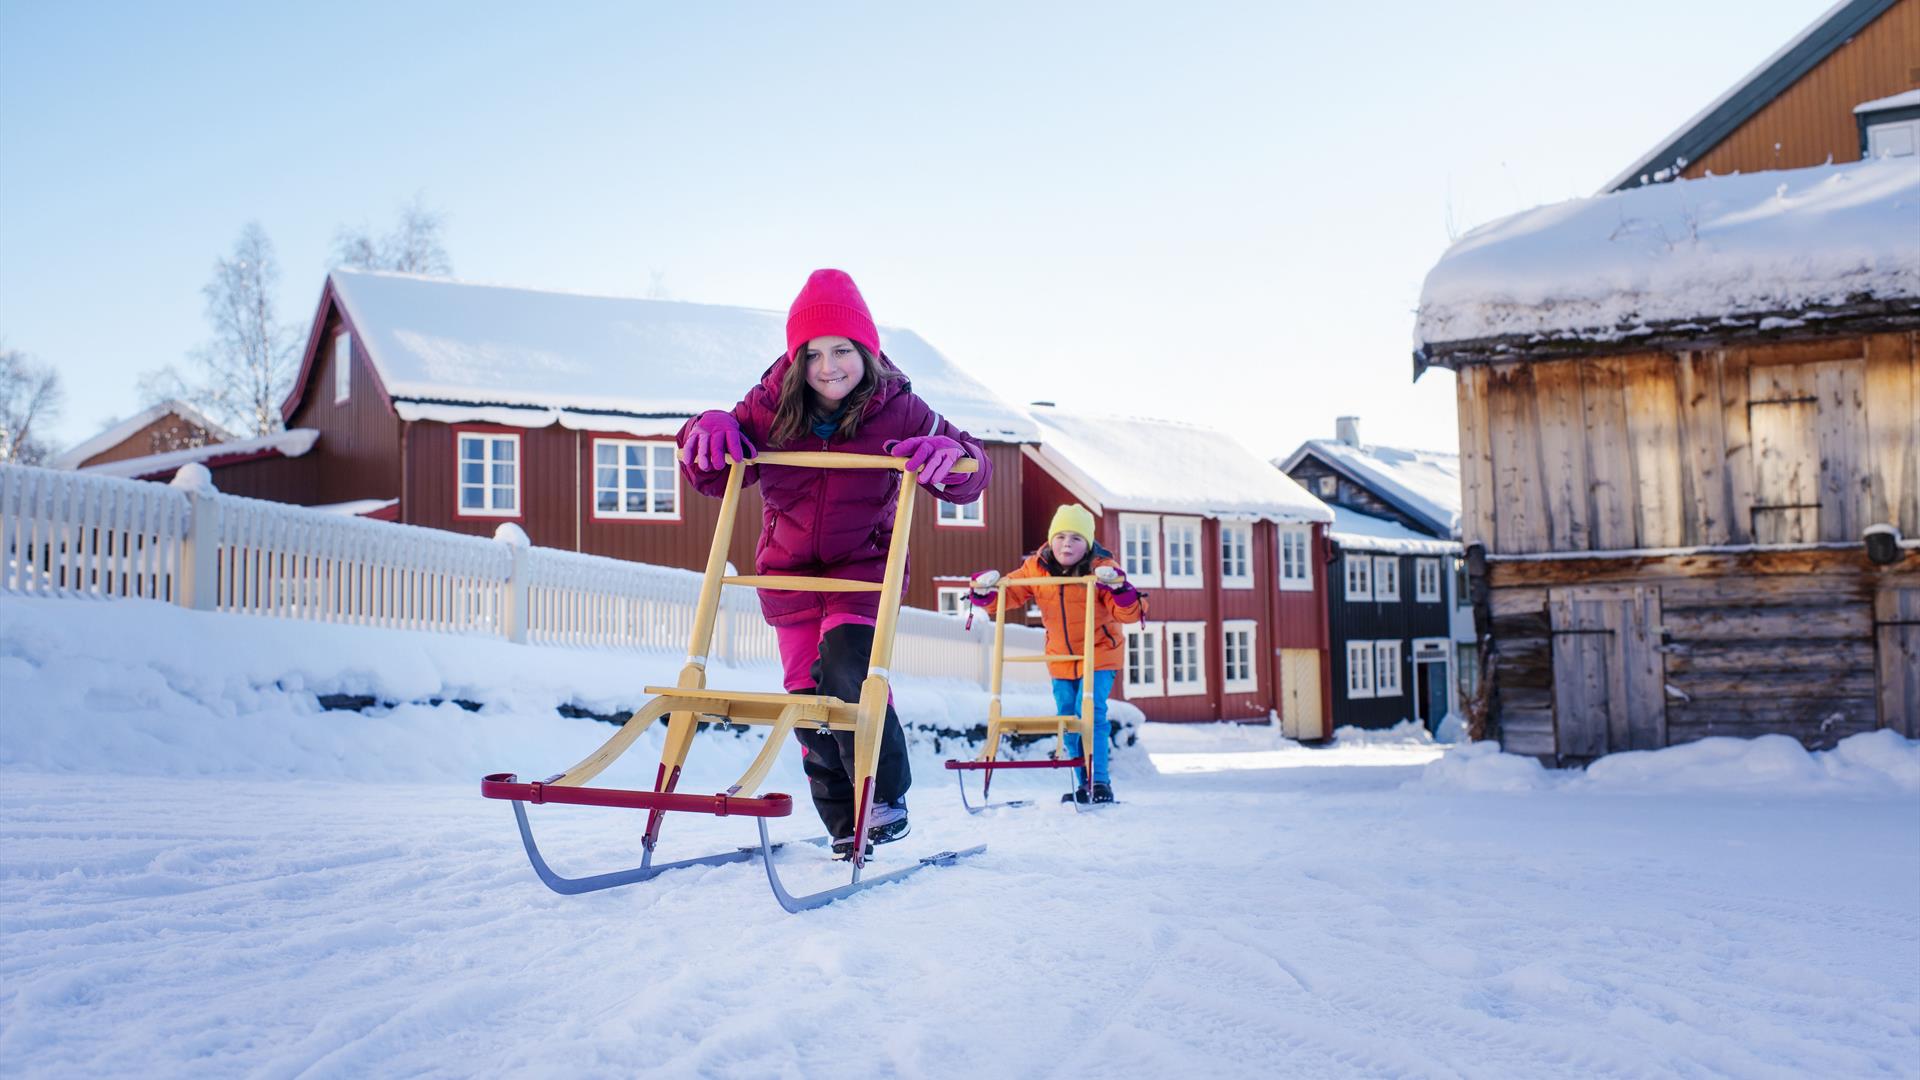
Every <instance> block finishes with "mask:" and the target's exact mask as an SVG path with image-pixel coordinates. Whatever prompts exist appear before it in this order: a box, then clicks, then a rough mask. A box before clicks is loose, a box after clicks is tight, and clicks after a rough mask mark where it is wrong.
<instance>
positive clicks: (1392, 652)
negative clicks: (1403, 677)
mask: <svg viewBox="0 0 1920 1080" xmlns="http://www.w3.org/2000/svg"><path fill="white" fill-rule="evenodd" d="M1373 696H1374V697H1399V696H1400V643H1399V642H1397V641H1376V642H1374V643H1373Z"/></svg>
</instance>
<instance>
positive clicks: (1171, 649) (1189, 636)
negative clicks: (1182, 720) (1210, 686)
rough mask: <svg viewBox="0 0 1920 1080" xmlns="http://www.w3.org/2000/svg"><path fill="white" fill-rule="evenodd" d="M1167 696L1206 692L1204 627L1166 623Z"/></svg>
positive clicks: (1205, 633) (1190, 623)
mask: <svg viewBox="0 0 1920 1080" xmlns="http://www.w3.org/2000/svg"><path fill="white" fill-rule="evenodd" d="M1166 628H1167V696H1169V697H1171V696H1173V695H1175V694H1204V693H1206V692H1207V656H1206V651H1205V650H1206V644H1207V624H1206V623H1203V622H1177V623H1167V624H1166Z"/></svg>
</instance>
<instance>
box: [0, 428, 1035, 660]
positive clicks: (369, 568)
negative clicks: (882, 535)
mask: <svg viewBox="0 0 1920 1080" xmlns="http://www.w3.org/2000/svg"><path fill="white" fill-rule="evenodd" d="M0 594H14V595H27V596H59V597H82V598H84V597H93V598H113V597H148V598H152V599H157V600H165V601H169V602H172V603H177V604H180V605H182V606H185V607H192V608H199V609H201V610H207V611H223V612H231V613H236V614H248V615H270V616H276V617H280V618H291V619H311V620H316V621H321V622H336V623H349V624H356V625H363V626H386V627H396V628H400V629H407V630H426V631H435V632H440V633H478V634H487V635H494V636H499V637H505V638H507V639H509V640H511V641H519V642H528V643H531V644H536V645H556V646H564V647H573V648H624V649H645V650H668V651H677V650H681V649H684V648H686V645H687V638H688V635H689V634H691V633H692V631H693V616H694V608H695V606H696V605H697V604H698V602H699V598H700V575H699V574H696V573H694V572H692V571H689V570H680V569H676V568H672V567H662V566H650V565H647V564H644V563H633V562H626V561H624V560H621V559H609V558H603V557H601V556H598V555H582V554H579V553H576V552H571V551H559V550H556V549H552V548H538V547H533V546H531V545H530V544H528V542H527V538H526V534H525V533H523V532H521V531H520V529H519V528H518V527H517V526H513V525H506V526H502V527H501V529H500V531H499V532H498V533H497V534H496V536H495V538H494V539H485V538H482V537H475V536H462V535H460V534H458V533H450V532H445V531H442V530H439V529H427V528H421V527H419V526H415V525H400V524H396V523H393V522H384V521H371V520H367V519H364V518H353V517H343V516H341V515H339V514H334V513H328V512H326V511H320V510H313V509H310V508H307V507H300V506H290V505H287V504H285V503H275V502H264V501H262V500H259V499H244V498H240V497H238V496H233V495H223V494H221V493H219V492H217V491H215V490H214V489H213V485H212V481H211V477H210V475H209V474H208V473H207V472H206V470H205V469H204V468H202V467H199V466H188V467H186V468H183V469H182V470H181V471H180V473H179V475H177V476H176V477H175V479H174V481H173V483H172V484H171V485H168V486H162V485H159V484H153V483H148V482H144V481H138V480H123V479H120V478H117V477H108V476H100V475H97V474H90V473H74V472H66V471H59V470H50V469H38V468H31V467H27V466H20V465H0ZM1007 634H1008V639H1007V643H1008V646H1009V652H1012V653H1022V652H1038V651H1041V650H1042V649H1043V648H1044V635H1043V634H1042V633H1041V632H1040V631H1039V630H1038V629H1034V628H1029V627H1008V628H1007ZM992 644H993V641H992V627H991V624H988V623H986V621H985V620H981V621H980V624H979V625H976V626H975V627H973V628H972V629H968V628H967V627H966V625H965V624H964V623H963V622H962V621H961V620H959V619H956V618H954V617H953V616H950V615H941V614H938V613H936V612H931V611H922V610H919V609H916V608H904V609H902V610H901V613H900V623H899V629H898V632H897V636H896V638H895V642H894V670H896V671H898V672H900V673H901V674H905V675H913V676H918V677H922V678H952V679H966V680H969V681H973V682H977V683H980V684H981V685H983V686H984V685H986V682H987V679H988V677H989V675H990V674H991V673H990V672H989V670H988V665H989V663H990V661H991V656H992V652H991V650H992ZM711 655H712V656H713V657H714V659H716V660H718V661H720V662H722V663H727V664H751V663H768V662H774V661H777V660H778V658H779V653H778V651H777V648H776V646H775V643H774V636H773V631H772V630H771V629H770V628H769V627H768V626H767V624H766V623H765V622H764V621H763V620H762V619H761V617H760V606H759V602H758V600H757V599H756V598H755V597H754V595H753V593H752V592H751V591H750V590H747V589H727V590H724V591H723V593H722V595H721V607H720V615H719V618H718V620H717V621H716V623H715V627H714V641H713V648H712V650H711ZM1045 678H1046V672H1045V671H1044V670H1041V666H1040V665H1037V664H1010V665H1008V667H1007V670H1006V679H1007V680H1009V681H1010V682H1012V683H1016V684H1017V683H1025V682H1039V681H1044V680H1045Z"/></svg>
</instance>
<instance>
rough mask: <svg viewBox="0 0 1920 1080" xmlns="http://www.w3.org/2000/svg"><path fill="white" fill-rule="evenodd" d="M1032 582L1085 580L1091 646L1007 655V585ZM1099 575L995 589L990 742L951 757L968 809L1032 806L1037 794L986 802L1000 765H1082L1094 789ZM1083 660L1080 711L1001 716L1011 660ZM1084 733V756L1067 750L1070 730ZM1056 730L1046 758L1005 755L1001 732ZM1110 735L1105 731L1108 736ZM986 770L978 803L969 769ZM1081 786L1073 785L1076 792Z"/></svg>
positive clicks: (1076, 804) (1085, 636)
mask: <svg viewBox="0 0 1920 1080" xmlns="http://www.w3.org/2000/svg"><path fill="white" fill-rule="evenodd" d="M1016 583H1017V584H1020V585H1023V586H1031V585H1061V586H1068V585H1084V586H1086V589H1087V604H1086V626H1085V627H1084V632H1083V633H1082V634H1081V637H1080V640H1081V641H1082V642H1083V643H1084V645H1083V647H1084V648H1085V649H1087V650H1088V651H1087V652H1086V653H1084V654H1082V653H1035V654H1033V655H1030V656H1008V655H1007V651H1006V644H1007V586H1009V585H1012V584H1016ZM1097 584H1098V579H1096V578H1094V577H1093V575H1091V574H1088V575H1086V576H1084V577H1037V578H1032V577H1030V578H1012V579H1009V578H1004V577H1003V578H1001V579H1000V584H999V586H998V587H997V588H996V590H995V596H994V609H993V689H992V696H991V697H989V698H988V699H987V744H986V745H985V746H983V747H981V749H980V756H979V757H977V758H975V759H973V760H972V761H959V760H953V761H948V762H947V768H948V769H950V770H952V772H953V775H954V779H956V780H958V781H959V782H960V805H962V806H964V807H966V808H967V813H969V814H978V813H980V812H981V811H982V810H995V809H1000V808H1002V807H1010V806H1028V805H1031V803H1032V800H1029V799H1014V800H1012V801H1010V802H1000V803H990V802H987V801H986V800H987V797H988V793H989V792H990V791H991V790H992V789H993V774H994V772H995V770H1000V769H1076V768H1077V769H1080V770H1081V775H1082V776H1084V777H1086V779H1085V780H1084V781H1083V782H1082V784H1081V785H1079V786H1081V787H1087V788H1089V789H1091V786H1092V784H1093V739H1094V735H1093V652H1092V651H1091V650H1092V649H1093V627H1094V614H1095V608H1096V607H1097V606H1098V605H1097V603H1096V599H1097V597H1096V595H1095V592H1094V588H1095V586H1096V585H1097ZM1076 660H1077V661H1079V662H1080V673H1081V679H1080V712H1079V714H1078V715H1075V716H1002V715H1001V714H1000V681H1001V679H1000V676H1001V672H1002V670H1003V669H1004V667H1005V665H1007V664H1048V663H1060V662H1064V661H1076ZM1069 731H1072V732H1073V733H1075V734H1076V735H1079V736H1080V756H1079V757H1068V756H1067V738H1066V737H1067V732H1069ZM1049 732H1051V733H1052V734H1053V738H1054V745H1053V751H1052V753H1051V754H1050V755H1049V756H1047V757H1044V758H1036V759H1034V760H1031V761H1001V760H999V757H1000V737H1001V736H1002V735H1041V734H1046V733H1049ZM1104 737H1105V736H1102V738H1104ZM970 772H979V773H984V774H985V776H984V778H983V779H982V782H981V784H980V801H981V805H979V806H975V805H973V800H972V799H970V798H968V797H967V774H968V773H970ZM1076 790H1078V787H1069V788H1068V789H1067V791H1068V793H1069V794H1071V793H1073V792H1074V791H1076ZM1081 805H1082V804H1081V803H1080V801H1079V800H1073V808H1074V810H1075V811H1078V810H1080V809H1081Z"/></svg>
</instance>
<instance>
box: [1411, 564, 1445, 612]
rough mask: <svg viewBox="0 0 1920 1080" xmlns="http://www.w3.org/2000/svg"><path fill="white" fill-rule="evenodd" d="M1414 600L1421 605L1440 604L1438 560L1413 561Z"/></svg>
mask: <svg viewBox="0 0 1920 1080" xmlns="http://www.w3.org/2000/svg"><path fill="white" fill-rule="evenodd" d="M1413 594H1414V599H1416V600H1418V601H1420V602H1421V603H1423V604H1437V603H1439V602H1440V560H1439V559H1415V560H1413Z"/></svg>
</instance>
